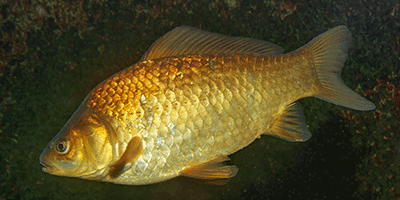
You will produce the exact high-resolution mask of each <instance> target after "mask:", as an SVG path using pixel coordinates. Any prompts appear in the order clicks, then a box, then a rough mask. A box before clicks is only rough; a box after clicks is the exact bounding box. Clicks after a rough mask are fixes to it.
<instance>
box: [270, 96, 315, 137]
mask: <svg viewBox="0 0 400 200" xmlns="http://www.w3.org/2000/svg"><path fill="white" fill-rule="evenodd" d="M266 134H267V135H273V136H276V137H279V138H282V139H284V140H287V141H291V142H303V141H307V140H308V139H310V138H311V132H310V131H309V130H308V128H307V124H306V120H305V118H304V113H303V108H302V107H301V105H300V103H296V102H295V103H292V104H290V105H288V106H287V107H286V108H285V110H283V112H282V114H281V115H280V116H279V117H278V118H277V119H276V120H275V123H274V125H273V126H272V128H271V132H270V133H266Z"/></svg>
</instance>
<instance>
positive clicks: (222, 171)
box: [181, 156, 239, 184]
mask: <svg viewBox="0 0 400 200" xmlns="http://www.w3.org/2000/svg"><path fill="white" fill-rule="evenodd" d="M227 160H229V158H228V157H227V156H219V157H217V158H215V159H214V160H211V161H209V162H206V163H203V164H200V165H197V166H194V167H191V168H188V169H185V170H183V171H182V172H181V175H182V176H187V177H190V178H196V179H228V178H232V177H234V176H235V175H236V174H237V172H238V171H239V169H238V168H237V167H236V166H235V165H223V164H222V162H223V161H227ZM207 183H211V182H207ZM217 184H220V183H219V182H218V183H217Z"/></svg>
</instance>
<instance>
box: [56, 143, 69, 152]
mask: <svg viewBox="0 0 400 200" xmlns="http://www.w3.org/2000/svg"><path fill="white" fill-rule="evenodd" d="M55 147H56V150H57V152H58V153H59V154H65V153H67V151H68V149H69V145H68V142H66V141H59V142H57V143H56V145H55Z"/></svg>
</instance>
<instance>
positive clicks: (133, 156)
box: [108, 136, 143, 178]
mask: <svg viewBox="0 0 400 200" xmlns="http://www.w3.org/2000/svg"><path fill="white" fill-rule="evenodd" d="M142 152H143V143H142V139H141V138H140V137H138V136H136V137H133V138H132V139H131V141H129V143H128V145H127V147H126V150H125V152H124V154H123V155H122V156H121V158H120V159H119V160H118V161H117V162H116V163H115V164H114V165H112V166H111V167H110V170H109V171H108V175H109V176H110V177H111V178H116V177H118V176H119V175H121V174H122V173H124V172H125V171H127V170H128V169H130V167H131V166H132V164H133V163H134V162H135V161H136V160H137V159H138V158H139V157H140V156H141V155H142Z"/></svg>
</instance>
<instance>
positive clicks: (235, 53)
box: [40, 26, 375, 185]
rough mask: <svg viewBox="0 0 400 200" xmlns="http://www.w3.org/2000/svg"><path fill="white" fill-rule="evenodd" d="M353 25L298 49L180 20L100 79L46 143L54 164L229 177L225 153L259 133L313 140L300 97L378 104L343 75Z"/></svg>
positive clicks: (58, 171) (109, 173) (118, 179)
mask: <svg viewBox="0 0 400 200" xmlns="http://www.w3.org/2000/svg"><path fill="white" fill-rule="evenodd" d="M349 42H350V32H349V31H348V29H347V28H346V27H345V26H338V27H336V28H334V29H331V30H329V31H327V32H326V33H323V34H321V35H319V36H318V37H317V38H315V39H313V40H312V41H311V42H309V43H308V44H307V45H305V46H303V47H301V48H300V49H298V50H296V51H293V52H290V53H287V54H282V53H283V49H282V48H280V47H279V46H277V45H274V44H271V43H268V42H265V41H259V40H254V39H250V38H240V37H227V36H223V35H220V34H215V33H209V32H206V31H202V30H199V29H195V28H191V27H178V28H176V29H174V30H172V31H171V32H169V33H167V34H166V35H164V36H163V37H162V38H160V39H159V40H157V41H156V42H155V43H154V44H153V45H152V47H150V49H149V50H148V52H146V54H145V55H144V56H143V57H142V59H141V60H140V61H139V62H138V63H136V64H135V65H133V66H131V67H129V68H127V69H125V70H123V71H121V72H119V73H117V74H115V75H113V76H112V77H110V78H109V79H107V80H105V81H103V82H102V83H100V84H99V85H98V86H97V87H96V88H94V89H93V90H92V91H91V92H90V93H89V94H88V96H87V97H86V98H85V100H84V101H83V103H82V104H81V106H80V107H79V108H78V110H77V111H76V112H75V113H74V115H73V116H72V117H71V118H70V120H69V121H68V122H67V123H66V125H65V126H64V127H63V128H62V130H61V131H60V132H59V133H58V134H57V136H56V137H55V138H54V139H53V140H52V141H50V143H49V145H48V146H47V148H46V149H45V150H44V151H43V153H42V155H41V158H40V161H41V164H42V165H44V168H43V170H44V171H45V172H48V173H50V174H54V175H60V176H72V177H79V178H84V179H91V180H99V181H106V182H113V183H117V184H128V185H143V184H151V183H157V182H161V181H165V180H168V179H171V178H174V177H177V176H180V175H184V176H189V177H194V178H199V179H227V178H231V177H233V176H235V175H236V173H237V172H238V168H237V167H236V166H227V165H223V164H222V162H223V161H226V160H228V159H229V158H228V157H227V156H228V155H230V154H232V153H235V152H236V151H238V150H240V149H242V148H244V147H246V146H248V145H249V144H251V143H252V142H253V141H254V140H255V139H256V138H258V137H260V136H261V135H262V134H269V135H273V136H276V137H279V138H282V139H285V140H287V141H306V140H308V139H309V138H310V137H311V133H310V132H309V131H308V129H307V125H306V124H305V120H304V116H303V113H302V108H301V106H300V104H299V103H296V101H297V100H298V99H301V98H304V97H311V96H313V97H317V98H320V99H323V100H326V101H328V102H331V103H335V104H338V105H342V106H346V107H349V108H352V109H356V110H371V109H374V108H375V106H374V104H372V103H371V102H369V101H367V100H365V99H364V98H362V97H361V96H359V95H358V94H357V93H355V92H353V91H352V90H351V89H349V88H347V86H345V85H344V83H343V81H342V79H341V77H340V71H341V68H342V67H343V65H344V62H345V61H346V58H347V50H348V47H349Z"/></svg>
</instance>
